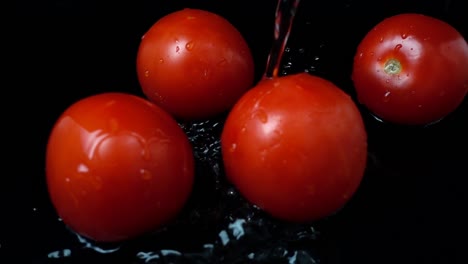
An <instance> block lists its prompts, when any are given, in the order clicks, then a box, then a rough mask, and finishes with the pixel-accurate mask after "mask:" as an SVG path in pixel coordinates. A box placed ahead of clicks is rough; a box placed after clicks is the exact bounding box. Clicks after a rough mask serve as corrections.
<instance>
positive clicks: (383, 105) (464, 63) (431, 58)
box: [352, 14, 468, 125]
mask: <svg viewBox="0 0 468 264" xmlns="http://www.w3.org/2000/svg"><path fill="white" fill-rule="evenodd" d="M352 80H353V82H354V86H355V89H356V92H357V95H358V99H359V101H360V102H361V103H362V104H363V105H365V106H366V107H367V108H368V109H369V110H370V111H371V112H372V113H373V114H374V115H375V116H377V117H378V118H380V119H382V120H383V121H389V122H392V123H398V124H404V125H425V124H429V123H434V122H436V121H438V120H441V119H442V118H444V117H445V116H447V115H448V114H450V113H452V112H453V111H455V110H456V109H457V108H458V106H459V105H460V104H461V103H462V102H463V100H464V98H465V96H466V94H467V92H468V44H467V42H466V40H465V39H464V38H463V36H462V35H461V34H460V32H458V31H457V30H456V29H455V28H454V27H452V26H451V25H449V24H448V23H446V22H444V21H442V20H439V19H436V18H433V17H429V16H426V15H422V14H399V15H395V16H392V17H389V18H386V19H384V20H383V21H381V22H380V23H378V24H377V25H376V26H375V27H374V28H373V29H372V30H371V31H369V32H368V33H367V34H366V35H365V36H364V38H363V39H362V41H361V42H360V43H359V46H358V47H357V51H356V55H355V58H354V65H353V72H352Z"/></svg>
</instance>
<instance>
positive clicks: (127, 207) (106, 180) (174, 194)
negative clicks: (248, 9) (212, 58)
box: [46, 93, 194, 242]
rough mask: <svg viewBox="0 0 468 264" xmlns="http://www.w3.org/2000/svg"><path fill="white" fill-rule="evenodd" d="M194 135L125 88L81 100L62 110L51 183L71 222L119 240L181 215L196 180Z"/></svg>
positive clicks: (50, 149) (98, 236)
mask: <svg viewBox="0 0 468 264" xmlns="http://www.w3.org/2000/svg"><path fill="white" fill-rule="evenodd" d="M193 159H194V158H193V154H192V149H191V146H190V144H189V141H188V138H187V137H186V135H185V134H184V132H183V131H182V129H181V128H180V127H179V126H178V124H177V123H176V122H175V120H174V119H173V118H172V117H171V116H170V115H169V114H167V113H166V112H164V111H163V110H162V109H160V108H159V107H157V106H156V105H154V104H153V103H150V102H149V101H147V100H145V99H143V98H139V97H136V96H134V95H129V94H123V93H104V94H99V95H94V96H90V97H87V98H85V99H82V100H80V101H78V102H76V103H74V104H73V105H71V106H70V107H69V108H68V109H66V110H65V111H64V113H63V114H62V115H61V116H60V117H59V119H58V120H57V122H56V123H55V125H54V127H53V129H52V131H51V134H50V136H49V141H48V145H47V151H46V176H47V186H48V191H49V194H50V198H51V201H52V203H53V205H54V207H55V209H56V211H57V213H58V215H59V216H60V217H61V218H62V220H63V221H64V223H65V224H67V225H68V226H69V227H70V228H71V229H73V230H74V231H76V232H77V233H79V234H81V235H84V236H86V237H88V238H91V239H93V240H96V241H103V242H115V241H121V240H125V239H129V238H133V237H136V236H138V235H141V234H143V233H144V232H147V231H151V230H153V229H155V228H158V227H160V226H161V225H163V224H165V223H167V222H168V221H169V220H171V219H172V218H174V217H175V216H176V214H178V212H179V211H180V210H181V208H182V207H183V206H184V204H185V202H186V201H187V199H188V197H189V195H190V193H191V190H192V185H193V181H194V160H193Z"/></svg>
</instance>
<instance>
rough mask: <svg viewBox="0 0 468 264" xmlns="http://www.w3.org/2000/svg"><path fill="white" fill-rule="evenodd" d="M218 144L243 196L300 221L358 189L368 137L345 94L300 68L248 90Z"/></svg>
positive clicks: (332, 209) (340, 202)
mask: <svg viewBox="0 0 468 264" xmlns="http://www.w3.org/2000/svg"><path fill="white" fill-rule="evenodd" d="M221 147H222V154H223V160H224V166H225V170H226V175H227V177H228V179H229V180H230V181H231V182H232V183H233V184H234V185H235V186H236V187H237V188H238V189H239V191H240V193H241V194H243V195H244V197H246V199H247V200H249V201H250V202H252V203H253V204H256V205H257V206H259V207H260V208H262V209H263V210H265V211H266V212H268V213H269V214H271V215H272V216H274V217H277V218H279V219H283V220H287V221H293V222H306V221H311V220H316V219H319V218H322V217H326V216H328V215H330V214H332V213H334V212H336V211H337V210H339V209H340V208H341V207H342V206H343V205H344V204H345V203H346V202H347V201H348V200H349V199H350V197H351V196H352V195H353V193H354V192H355V191H356V189H357V188H358V186H359V184H360V182H361V179H362V177H363V174H364V170H365V166H366V158H367V134H366V131H365V127H364V123H363V120H362V117H361V115H360V112H359V110H358V109H357V107H356V105H355V104H354V102H353V101H352V99H351V98H350V97H349V96H348V95H346V94H345V93H344V92H343V91H342V90H340V89H339V88H337V87H336V86H335V85H334V84H332V83H331V82H329V81H326V80H324V79H321V78H318V77H314V76H311V75H309V74H306V73H300V74H296V75H288V76H284V77H277V78H273V79H266V80H262V81H261V82H260V83H259V84H258V85H257V86H255V87H254V88H252V89H251V90H249V91H248V92H247V93H246V94H245V95H244V96H243V97H242V98H241V99H240V100H239V101H238V103H237V104H236V105H235V106H234V107H233V109H232V110H231V112H230V114H229V116H228V118H227V120H226V123H225V126H224V129H223V132H222V136H221Z"/></svg>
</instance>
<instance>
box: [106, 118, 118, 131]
mask: <svg viewBox="0 0 468 264" xmlns="http://www.w3.org/2000/svg"><path fill="white" fill-rule="evenodd" d="M108 126H109V130H110V133H115V132H117V130H119V121H117V119H116V118H110V119H109V121H108Z"/></svg>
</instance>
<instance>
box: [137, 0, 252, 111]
mask: <svg viewBox="0 0 468 264" xmlns="http://www.w3.org/2000/svg"><path fill="white" fill-rule="evenodd" d="M137 73H138V79H139V82H140V85H141V87H142V90H143V92H144V94H145V95H146V96H147V97H148V98H149V99H150V100H152V101H153V102H155V103H156V104H158V105H160V106H161V107H162V108H163V109H165V110H166V111H168V112H169V113H171V114H172V115H174V116H175V117H177V118H180V119H204V118H209V117H212V116H215V115H217V114H220V113H221V112H224V111H227V110H228V109H229V108H231V107H232V105H233V104H234V103H235V102H236V101H237V99H238V98H239V97H240V96H241V95H242V94H243V93H244V92H245V91H246V90H247V89H249V88H250V87H251V86H252V85H253V79H254V62H253V57H252V54H251V51H250V49H249V46H248V45H247V43H246V41H245V39H244V38H243V36H242V35H241V33H240V32H239V31H238V30H237V29H236V28H235V27H234V26H233V25H232V24H230V23H229V22H228V21H227V20H226V19H224V18H223V17H221V16H219V15H217V14H214V13H211V12H208V11H204V10H198V9H188V8H187V9H183V10H179V11H176V12H173V13H171V14H169V15H166V16H165V17H163V18H161V19H159V20H158V21H157V22H156V23H155V24H153V25H152V27H151V28H150V29H149V30H148V31H147V32H146V34H145V35H144V37H143V38H142V40H141V43H140V46H139V49H138V54H137Z"/></svg>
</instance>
